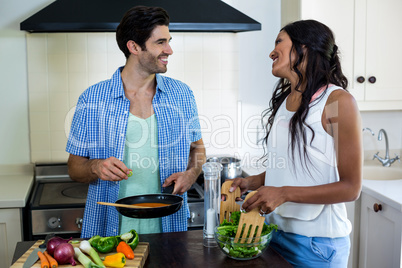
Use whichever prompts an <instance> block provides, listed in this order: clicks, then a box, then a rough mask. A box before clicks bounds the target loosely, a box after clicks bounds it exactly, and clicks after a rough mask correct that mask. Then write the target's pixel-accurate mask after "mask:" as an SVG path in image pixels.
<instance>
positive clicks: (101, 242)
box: [88, 235, 119, 253]
mask: <svg viewBox="0 0 402 268" xmlns="http://www.w3.org/2000/svg"><path fill="white" fill-rule="evenodd" d="M88 241H89V243H90V244H91V246H93V247H94V248H95V249H96V250H97V251H98V252H101V253H109V252H111V251H112V250H114V249H115V248H116V247H117V244H118V242H119V240H118V239H117V237H116V236H107V237H101V236H99V235H95V236H93V237H91V238H90V239H89V240H88Z"/></svg>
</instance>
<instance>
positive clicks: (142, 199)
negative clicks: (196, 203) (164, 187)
mask: <svg viewBox="0 0 402 268" xmlns="http://www.w3.org/2000/svg"><path fill="white" fill-rule="evenodd" d="M139 203H163V204H167V205H168V206H164V207H155V208H123V207H116V209H117V211H118V212H119V213H120V214H122V215H123V216H126V217H130V218H160V217H165V216H168V215H171V214H173V213H175V212H177V211H178V210H179V209H180V208H181V206H182V205H183V198H182V197H181V196H178V195H173V194H145V195H134V196H129V197H124V198H121V199H119V200H117V201H116V204H126V205H133V204H139Z"/></svg>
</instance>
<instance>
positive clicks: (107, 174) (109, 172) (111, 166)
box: [92, 157, 131, 181]
mask: <svg viewBox="0 0 402 268" xmlns="http://www.w3.org/2000/svg"><path fill="white" fill-rule="evenodd" d="M130 171H131V170H130V169H128V168H127V167H126V165H124V163H123V162H122V161H120V160H119V159H117V158H115V157H109V158H107V159H104V160H97V161H96V163H94V165H92V172H94V173H95V174H96V175H97V176H98V178H100V179H101V180H104V181H121V180H127V179H128V176H129V174H130Z"/></svg>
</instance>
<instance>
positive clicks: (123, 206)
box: [96, 202, 155, 208]
mask: <svg viewBox="0 0 402 268" xmlns="http://www.w3.org/2000/svg"><path fill="white" fill-rule="evenodd" d="M96 203H97V204H99V205H104V206H112V207H122V208H155V207H146V206H140V205H126V204H116V203H108V202H96Z"/></svg>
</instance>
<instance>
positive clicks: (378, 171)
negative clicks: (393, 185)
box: [363, 163, 402, 180]
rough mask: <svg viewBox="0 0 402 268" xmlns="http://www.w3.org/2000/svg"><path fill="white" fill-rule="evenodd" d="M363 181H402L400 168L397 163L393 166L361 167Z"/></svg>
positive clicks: (401, 169)
mask: <svg viewBox="0 0 402 268" xmlns="http://www.w3.org/2000/svg"><path fill="white" fill-rule="evenodd" d="M363 179H365V180H402V168H401V165H400V164H399V163H398V164H397V165H395V166H391V167H383V166H380V165H365V166H363Z"/></svg>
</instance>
